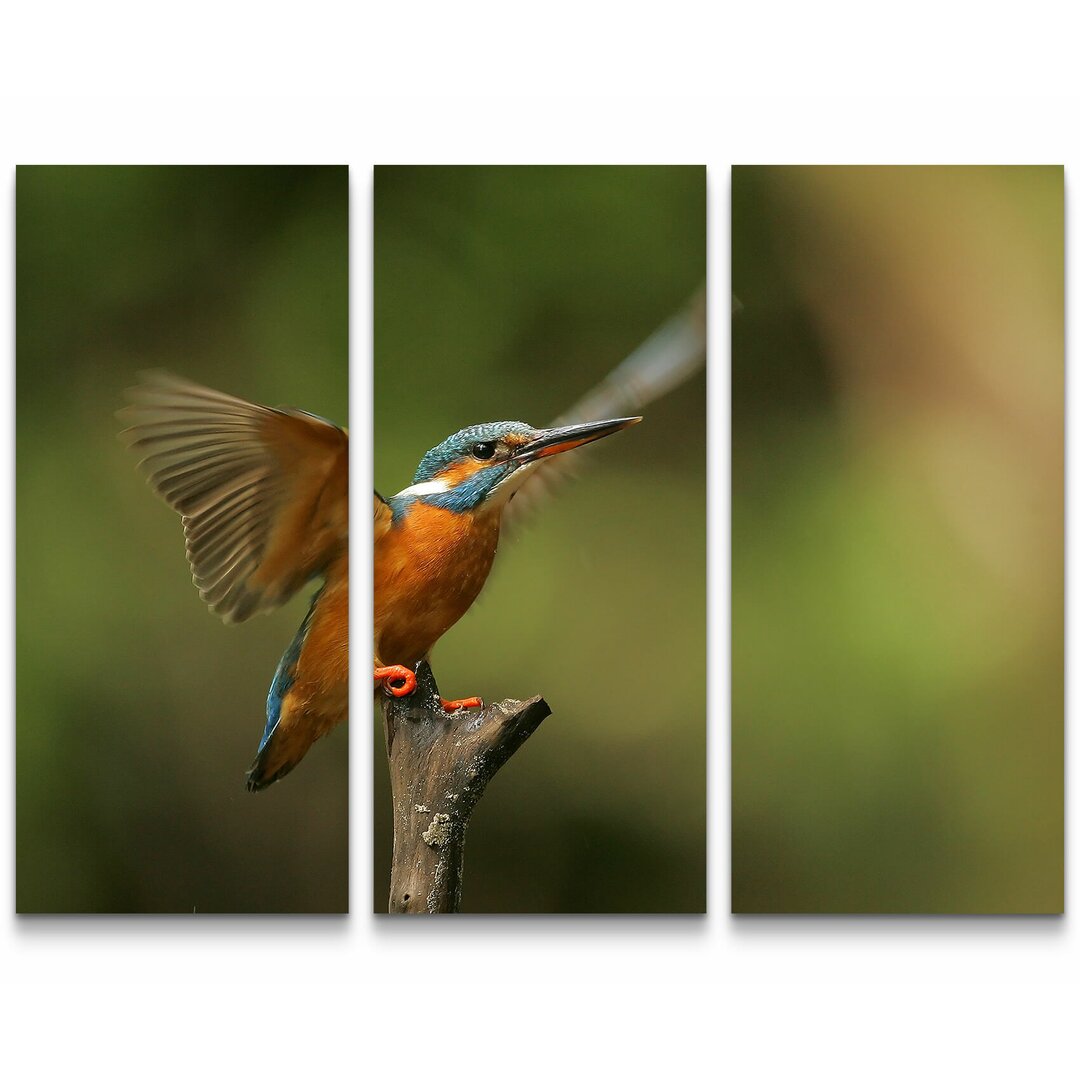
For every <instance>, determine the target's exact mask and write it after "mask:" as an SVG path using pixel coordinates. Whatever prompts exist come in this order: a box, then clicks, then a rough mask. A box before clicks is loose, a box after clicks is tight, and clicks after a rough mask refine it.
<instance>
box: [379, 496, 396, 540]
mask: <svg viewBox="0 0 1080 1080" xmlns="http://www.w3.org/2000/svg"><path fill="white" fill-rule="evenodd" d="M393 516H394V515H393V512H392V511H391V509H390V504H389V503H388V502H387V501H386V500H385V499H384V498H383V497H382V496H381V495H380V494H379V493H378V492H377V491H376V492H375V543H376V544H377V543H378V542H379V540H380V539H381V538H382V537H383V536H385V535H386V532H387V530H388V529H389V528H390V524H391V521H392V519H393Z"/></svg>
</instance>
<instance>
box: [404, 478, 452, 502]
mask: <svg viewBox="0 0 1080 1080" xmlns="http://www.w3.org/2000/svg"><path fill="white" fill-rule="evenodd" d="M449 490H450V485H449V484H447V482H446V481H445V480H425V481H424V483H422V484H413V485H412V487H407V488H402V490H401V491H399V492H398V493H397V494H396V495H395V496H394V498H395V499H403V498H406V497H408V496H409V495H441V494H442V493H443V492H444V491H449Z"/></svg>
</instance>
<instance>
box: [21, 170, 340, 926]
mask: <svg viewBox="0 0 1080 1080" xmlns="http://www.w3.org/2000/svg"><path fill="white" fill-rule="evenodd" d="M16 234H17V250H16V319H17V341H16V348H17V373H16V417H17V422H16V461H17V479H16V486H17V496H16V546H17V568H16V581H17V596H16V626H17V657H16V664H17V675H18V678H17V689H16V708H17V734H16V765H17V772H16V787H17V800H16V812H17V813H16V820H17V835H16V841H17V849H16V866H15V869H16V907H17V910H18V911H19V912H21V913H28V914H29V913H180V914H191V913H197V914H199V913H218V912H226V913H247V912H252V913H263V912H269V913H321V912H345V911H347V909H348V848H347V823H348V772H347V742H346V727H345V725H344V724H343V723H341V721H343V720H344V719H345V712H346V711H347V685H348V677H347V650H348V622H347V574H348V559H347V539H348V524H347V521H348V518H347V515H348V503H347V487H346V485H347V481H348V473H347V467H346V464H345V461H344V459H343V457H342V447H347V436H346V435H345V433H344V431H342V430H340V429H341V428H344V427H346V426H347V420H348V416H347V408H348V173H347V170H346V169H345V168H344V167H321V166H320V167H251V168H249V167H243V168H227V167H223V168H218V167H212V168H211V167H206V168H202V167H194V168H187V167H183V168H180V167H177V168H174V167H126V166H125V167H104V166H87V167H62V166H57V167H53V166H49V167H33V166H32V167H20V168H19V169H18V171H17V176H16ZM122 406H124V408H123V410H122V411H121V412H120V415H119V417H118V416H117V411H118V410H120V409H121V407H122ZM281 410H305V413H304V414H302V413H298V412H295V411H281ZM306 413H311V414H316V415H315V416H309V415H306ZM317 417H325V418H326V420H325V421H324V420H320V419H317ZM118 435H119V436H120V437H119V438H118ZM140 463H141V465H140ZM140 471H141V473H142V475H140ZM147 481H149V483H147ZM159 496H160V498H159ZM316 508H317V512H316ZM342 543H344V545H345V546H346V554H345V557H344V560H343V559H342V555H341V546H342ZM185 556H186V557H185ZM193 577H194V583H193V580H192V579H193ZM322 582H325V588H324V589H323V592H322V593H321V594H320V595H321V599H320V601H319V603H318V604H317V605H316V607H315V608H314V609H312V597H313V594H315V593H316V591H317V590H318V589H319V587H320V584H321V583H322ZM342 589H344V592H345V596H346V601H345V604H344V606H342V605H341V603H340V602H339V597H340V595H341V592H342ZM200 593H201V594H202V599H200ZM204 601H205V603H204ZM215 615H216V616H220V618H218V617H215ZM298 627H301V632H300V633H298V632H297V631H298ZM290 642H292V643H293V644H292V645H290ZM275 671H277V675H276V676H275ZM328 673H329V674H328ZM324 675H325V678H324ZM316 682H320V683H321V688H320V689H319V691H318V692H311V693H308V690H309V689H310V688H311V687H312V686H313V685H314V684H315V683H316ZM268 691H269V700H268ZM301 692H303V695H304V700H303V701H302V702H301V701H300V699H299V698H300V694H301ZM316 733H317V734H318V735H320V736H321V735H325V736H326V737H325V738H324V739H322V740H321V741H319V742H318V743H316V744H315V745H314V746H311V749H310V753H307V749H308V746H309V745H310V744H311V742H312V741H313V738H309V736H314V734H316ZM301 758H303V760H302V761H301V760H300V759H301ZM294 767H295V768H294ZM245 788H247V789H248V790H245ZM255 790H258V794H255V793H254V791H255Z"/></svg>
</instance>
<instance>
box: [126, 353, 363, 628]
mask: <svg viewBox="0 0 1080 1080" xmlns="http://www.w3.org/2000/svg"><path fill="white" fill-rule="evenodd" d="M141 378H142V380H143V381H142V383H141V384H140V385H139V386H136V387H134V388H132V389H131V390H130V391H128V396H129V398H130V400H131V404H130V405H129V406H128V407H127V408H125V409H123V410H121V412H120V414H119V415H120V416H121V417H122V418H123V419H125V420H127V421H128V422H129V423H130V424H131V426H130V427H129V428H128V429H127V430H126V431H124V432H123V433H122V436H121V437H122V438H124V439H125V440H126V441H127V443H128V445H129V446H130V447H131V448H132V449H134V450H136V451H138V452H139V453H141V454H142V455H143V457H142V461H141V462H140V468H141V469H142V471H143V472H144V473H145V474H146V476H147V478H148V480H149V481H150V484H151V485H152V487H153V488H154V490H155V491H156V492H157V493H158V494H159V495H160V496H161V497H162V498H163V499H164V500H165V501H166V502H167V503H168V504H169V506H171V507H172V508H173V509H174V510H176V511H177V512H178V513H180V514H181V515H182V516H183V522H184V535H185V537H186V538H187V557H188V562H189V563H190V564H191V569H192V575H193V579H194V582H195V585H196V586H197V587H198V589H199V593H200V595H201V596H202V598H203V599H204V600H205V601H206V602H207V604H209V605H210V609H211V610H212V611H214V612H215V613H216V614H218V615H220V616H221V617H222V618H223V619H224V620H225V621H226V622H242V621H243V620H244V619H247V618H250V617H251V616H252V615H254V614H256V613H257V612H261V611H269V610H271V609H272V608H275V607H277V606H278V605H280V604H283V603H284V602H285V601H286V600H288V599H289V597H290V596H292V594H293V593H294V592H295V591H296V590H297V589H298V588H300V587H301V586H302V585H304V584H305V583H306V582H307V581H309V580H310V579H311V578H312V577H314V576H315V575H316V574H318V573H319V572H321V571H322V570H323V569H325V566H326V563H327V561H328V559H329V558H330V556H331V555H332V554H333V553H334V552H335V551H336V550H339V549H340V548H341V547H342V546H343V545H347V543H348V436H347V435H346V434H345V432H344V431H342V430H341V429H340V428H338V427H335V426H334V425H333V424H331V423H329V422H328V421H326V420H321V419H320V418H319V417H316V416H312V415H310V414H309V413H304V412H299V411H294V410H281V409H268V408H265V407H264V406H262V405H253V404H251V403H250V402H247V401H242V400H241V399H240V398H234V397H230V396H229V395H228V394H222V393H219V392H218V391H216V390H209V389H207V388H206V387H203V386H199V385H197V384H196V383H191V382H187V381H186V380H184V379H178V378H176V377H175V376H172V375H168V374H165V373H164V372H153V373H147V374H144V375H142V376H141Z"/></svg>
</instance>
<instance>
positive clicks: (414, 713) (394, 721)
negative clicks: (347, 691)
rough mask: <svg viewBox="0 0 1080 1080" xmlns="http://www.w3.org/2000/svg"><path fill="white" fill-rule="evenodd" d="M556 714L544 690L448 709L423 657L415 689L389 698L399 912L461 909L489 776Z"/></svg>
mask: <svg viewBox="0 0 1080 1080" xmlns="http://www.w3.org/2000/svg"><path fill="white" fill-rule="evenodd" d="M550 714H551V710H550V709H549V708H548V704H547V702H546V701H544V699H543V698H541V697H534V698H531V699H530V700H529V701H513V700H507V701H499V702H496V703H494V704H492V705H488V706H486V707H485V708H484V709H483V710H482V711H481V712H479V713H477V711H476V710H475V709H462V710H460V711H459V712H452V713H448V712H446V711H445V710H444V709H443V708H442V703H441V699H440V697H439V688H438V687H437V686H436V685H435V677H434V675H432V673H431V667H430V665H429V664H428V663H427V662H426V661H423V660H422V661H421V662H420V663H419V664H417V666H416V690H414V691H413V693H411V694H409V695H408V696H406V697H403V698H395V697H386V698H384V702H383V726H384V732H385V735H386V755H387V757H388V758H389V761H390V786H391V790H392V792H393V798H394V859H393V866H392V869H391V873H390V913H391V914H428V915H436V914H443V913H447V912H455V911H457V910H458V905H459V904H460V901H461V867H462V859H463V855H464V846H465V828H466V826H467V825H468V823H469V817H470V815H471V814H472V812H473V809H474V808H475V806H476V804H477V802H478V801H479V800H480V796H481V795H483V793H484V789H485V788H486V787H487V784H488V781H489V780H490V779H491V778H492V777H493V776H494V775H495V774H496V773H497V772H498V771H499V769H500V768H501V767H502V766H503V765H504V764H505V763H506V762H507V761H508V760H509V759H510V756H511V755H512V754H513V753H514V752H515V751H516V750H517V749H518V748H519V747H520V746H521V744H522V743H524V742H525V740H526V739H527V738H528V737H529V736H530V735H531V734H532V733H533V732H534V731H535V730H536V729H537V728H538V727H539V726H540V722H541V721H542V720H543V719H544V718H545V717H546V716H549V715H550Z"/></svg>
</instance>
